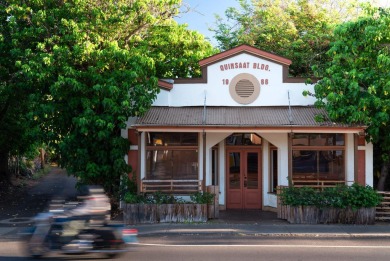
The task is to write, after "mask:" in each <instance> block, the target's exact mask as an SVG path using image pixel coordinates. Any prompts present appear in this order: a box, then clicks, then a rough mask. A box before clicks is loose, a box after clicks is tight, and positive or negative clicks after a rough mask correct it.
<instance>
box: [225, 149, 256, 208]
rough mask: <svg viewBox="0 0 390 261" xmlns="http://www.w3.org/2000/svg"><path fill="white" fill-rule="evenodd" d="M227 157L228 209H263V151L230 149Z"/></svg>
mask: <svg viewBox="0 0 390 261" xmlns="http://www.w3.org/2000/svg"><path fill="white" fill-rule="evenodd" d="M226 156H227V157H226V159H227V160H226V163H227V167H226V175H227V176H226V182H227V184H226V188H227V191H226V192H227V206H226V208H228V209H261V207H262V198H261V195H262V194H261V187H262V186H261V150H260V149H247V148H246V149H228V150H227V155H226Z"/></svg>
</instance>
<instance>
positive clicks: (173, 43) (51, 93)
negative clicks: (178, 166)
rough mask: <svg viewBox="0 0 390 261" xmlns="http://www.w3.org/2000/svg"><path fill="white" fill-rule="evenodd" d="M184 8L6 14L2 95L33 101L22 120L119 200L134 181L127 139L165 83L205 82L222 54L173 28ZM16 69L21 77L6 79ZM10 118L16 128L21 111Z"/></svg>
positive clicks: (28, 6)
mask: <svg viewBox="0 0 390 261" xmlns="http://www.w3.org/2000/svg"><path fill="white" fill-rule="evenodd" d="M180 3H181V1H180V0H163V1H161V0H159V1H157V0H138V1H128V0H118V1H95V0H93V1H92V0H72V1H57V0H47V1H38V0H29V1H23V2H20V1H14V0H10V1H6V4H4V6H5V8H4V9H2V11H1V12H0V15H1V17H0V18H1V22H2V25H3V26H2V29H1V31H0V46H1V47H0V48H1V49H0V50H1V52H2V57H3V58H2V59H6V60H5V61H6V62H4V63H3V60H2V66H1V67H0V69H1V72H0V73H1V77H2V78H1V80H0V82H1V83H2V85H1V86H0V87H1V88H2V89H1V91H2V92H3V91H4V92H5V93H9V94H15V95H16V93H17V92H18V91H19V90H22V91H23V92H22V94H20V95H17V97H16V98H15V99H16V100H18V99H19V100H22V101H26V105H25V106H26V108H25V109H24V111H23V112H21V113H20V114H19V115H22V116H24V117H27V116H28V117H29V118H30V119H34V121H35V124H36V125H35V126H38V127H39V128H40V131H41V132H42V133H44V134H45V135H44V138H45V139H46V140H47V141H48V142H51V144H52V145H53V146H55V147H56V148H57V150H58V151H59V154H60V155H61V158H60V163H61V165H62V166H63V167H65V168H66V169H67V170H68V172H69V173H71V174H74V175H75V176H77V177H78V178H79V180H80V182H81V183H89V184H91V183H94V184H101V185H103V186H104V187H105V188H106V190H107V191H108V192H113V191H116V186H118V184H117V183H119V177H120V176H121V175H122V174H123V173H129V172H131V168H129V166H127V164H126V162H125V160H124V155H126V154H127V151H128V146H129V144H128V141H127V140H126V139H124V138H122V137H121V130H122V129H124V128H125V127H126V121H127V119H128V118H129V117H132V116H138V115H142V113H144V112H145V111H146V110H147V109H148V108H149V107H150V106H151V103H152V102H153V100H154V99H155V97H156V95H157V93H158V92H159V89H158V87H157V79H158V78H162V77H170V78H176V77H189V76H197V75H199V74H200V69H199V66H198V64H197V61H198V60H199V59H201V58H203V57H204V56H208V55H210V54H212V53H213V52H214V50H213V48H212V47H211V45H210V43H208V42H207V41H205V39H204V38H203V36H201V35H200V34H198V33H196V32H193V31H189V30H187V29H186V27H185V26H182V25H178V24H177V23H176V22H175V21H174V20H173V17H174V16H175V15H177V13H178V10H179V9H178V8H179V7H180ZM4 57H6V58H4ZM195 61H196V62H195ZM3 64H7V66H3ZM8 65H9V66H10V68H12V71H8V72H7V71H5V70H6V69H5V68H7V67H8ZM7 73H9V76H8V78H7ZM23 97H27V98H23ZM1 99H3V98H1ZM27 99H28V100H27ZM13 106H16V104H13ZM6 113H8V117H9V118H11V117H12V118H14V121H15V116H13V115H12V114H11V113H12V110H7V111H6ZM20 130H21V131H25V130H24V129H20ZM2 144H3V143H2ZM0 147H1V144H0ZM114 181H115V182H114Z"/></svg>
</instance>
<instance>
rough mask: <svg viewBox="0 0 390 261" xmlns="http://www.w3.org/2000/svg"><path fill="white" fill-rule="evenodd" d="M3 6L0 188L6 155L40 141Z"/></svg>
mask: <svg viewBox="0 0 390 261" xmlns="http://www.w3.org/2000/svg"><path fill="white" fill-rule="evenodd" d="M6 7H7V5H6V4H5V3H3V2H0V183H1V184H3V185H5V186H4V187H2V189H5V188H7V187H8V185H9V184H10V178H11V177H10V173H9V171H8V170H9V169H8V160H9V158H10V157H13V156H16V155H23V154H24V153H26V152H27V151H29V150H30V149H35V148H36V147H35V146H36V144H39V143H40V142H41V139H40V131H39V129H38V125H37V124H36V122H35V121H34V119H33V118H32V117H31V114H29V113H30V111H31V109H32V104H31V103H30V97H29V94H30V90H31V89H30V88H29V87H28V86H26V85H25V83H24V81H20V79H21V75H20V73H19V70H18V68H17V67H16V64H15V58H16V57H19V55H20V52H19V51H17V50H14V49H13V40H14V39H13V38H12V31H11V28H10V27H9V26H8V25H9V15H8V13H7V12H6ZM31 87H32V86H31ZM37 152H38V151H37Z"/></svg>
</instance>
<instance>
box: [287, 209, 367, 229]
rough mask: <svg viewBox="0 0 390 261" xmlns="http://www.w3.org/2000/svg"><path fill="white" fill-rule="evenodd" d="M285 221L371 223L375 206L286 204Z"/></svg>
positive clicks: (294, 222) (295, 222) (299, 222)
mask: <svg viewBox="0 0 390 261" xmlns="http://www.w3.org/2000/svg"><path fill="white" fill-rule="evenodd" d="M287 221H288V222H289V223H292V224H337V223H340V224H356V225H373V224H374V223H375V208H361V209H357V210H353V209H351V208H345V209H340V208H324V209H320V208H317V207H314V206H287Z"/></svg>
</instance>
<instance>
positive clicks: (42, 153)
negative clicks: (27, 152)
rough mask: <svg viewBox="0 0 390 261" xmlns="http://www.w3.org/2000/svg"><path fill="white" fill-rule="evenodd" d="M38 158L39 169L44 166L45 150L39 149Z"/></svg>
mask: <svg viewBox="0 0 390 261" xmlns="http://www.w3.org/2000/svg"><path fill="white" fill-rule="evenodd" d="M39 158H40V160H41V169H44V168H45V150H44V149H42V148H41V149H39Z"/></svg>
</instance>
